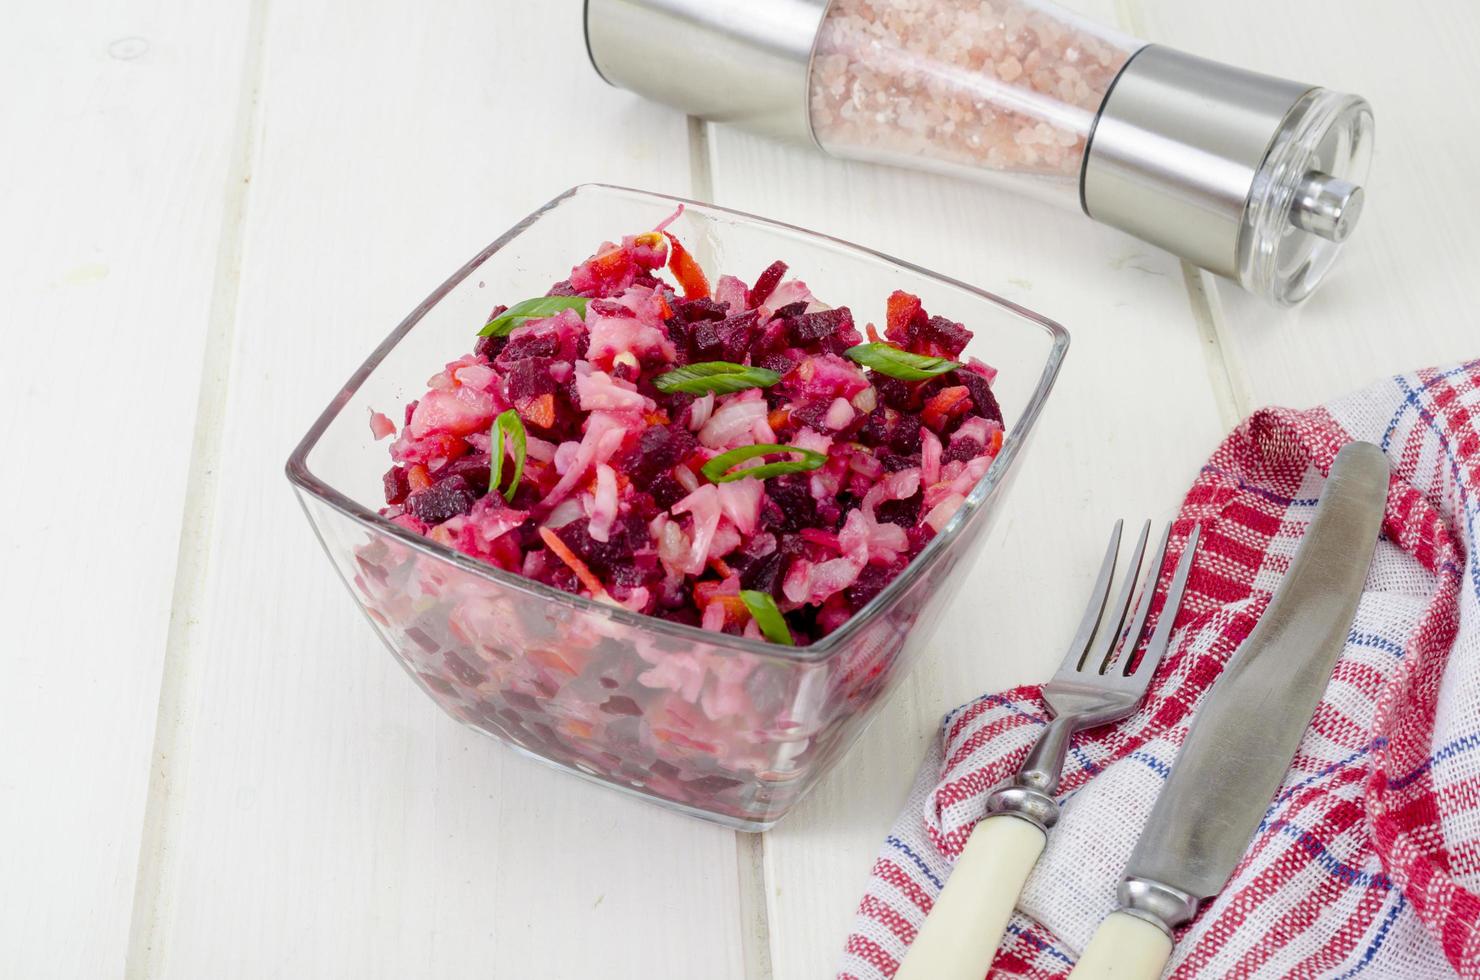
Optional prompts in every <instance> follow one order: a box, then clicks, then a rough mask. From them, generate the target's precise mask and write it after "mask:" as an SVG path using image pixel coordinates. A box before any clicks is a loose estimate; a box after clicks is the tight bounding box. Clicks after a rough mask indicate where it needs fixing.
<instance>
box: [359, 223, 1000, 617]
mask: <svg viewBox="0 0 1480 980" xmlns="http://www.w3.org/2000/svg"><path fill="white" fill-rule="evenodd" d="M669 221H670V222H671V221H672V219H669ZM668 223H669V222H665V223H664V224H663V225H662V226H660V227H659V228H658V230H656V231H650V232H647V233H644V234H639V235H634V236H630V237H628V238H625V239H623V240H622V242H621V243H620V244H612V243H607V244H605V245H603V246H602V247H601V248H600V249H598V250H597V252H596V254H595V255H594V256H592V257H591V258H589V259H587V260H586V261H584V262H582V263H581V264H580V265H577V266H576V267H575V268H574V269H572V270H571V273H570V276H569V278H567V279H565V280H563V281H561V282H558V283H556V284H555V285H554V287H553V288H551V289H550V291H549V292H548V293H547V294H546V295H545V296H542V297H537V298H533V299H525V300H523V301H521V302H517V303H514V305H512V306H499V307H497V308H495V309H494V310H493V311H492V313H491V314H490V315H489V317H488V321H487V323H486V324H484V325H483V326H482V329H481V331H478V333H477V337H476V340H475V343H474V345H473V349H472V351H471V353H468V354H466V355H464V356H462V357H460V358H458V359H457V360H455V361H453V362H451V363H450V364H448V365H447V366H446V368H445V369H444V370H442V371H441V372H439V373H438V374H436V375H435V376H434V377H432V379H431V380H430V381H429V382H428V387H429V390H428V391H427V393H426V394H425V395H423V396H422V397H421V398H420V399H418V400H417V401H414V402H412V403H411V404H409V405H407V406H406V408H405V412H404V414H403V416H402V418H403V424H402V426H401V428H400V431H399V432H397V429H396V426H395V424H394V423H393V422H392V421H391V419H389V418H387V417H386V416H384V415H381V414H379V413H377V414H375V415H373V416H372V418H371V426H372V428H373V430H374V432H375V435H376V437H377V438H384V437H387V436H391V435H395V436H396V438H395V440H394V442H392V443H391V457H392V459H393V460H394V463H395V465H394V466H393V467H392V468H391V469H390V470H389V471H388V472H387V473H386V475H385V500H386V504H387V506H386V508H385V509H384V510H383V511H382V513H383V514H384V515H385V516H386V517H387V518H389V519H390V520H392V521H394V522H395V523H396V524H399V525H401V526H402V527H405V528H409V529H411V530H413V531H416V532H417V533H420V534H424V535H426V536H428V537H430V538H432V539H433V540H435V541H438V542H440V543H442V544H444V545H446V546H448V547H451V548H455V549H457V550H458V551H461V552H464V553H466V554H468V555H471V556H473V557H475V558H478V559H480V560H482V561H485V562H488V563H489V564H492V565H496V566H498V567H499V568H502V569H505V570H507V571H511V572H515V573H518V574H521V575H524V576H526V577H528V578H531V579H534V580H536V581H539V582H543V583H545V584H547V585H551V586H554V587H555V588H558V589H562V590H564V591H567V592H572V593H577V594H580V595H585V596H588V597H590V598H593V599H596V600H598V601H602V602H608V603H612V604H615V605H620V606H623V607H625V608H627V609H631V610H634V611H636V612H640V613H646V614H648V615H652V616H657V617H660V618H663V619H668V620H673V621H675V622H681V623H687V624H690V625H693V626H699V627H702V628H704V629H708V630H716V631H721V632H725V633H731V634H740V635H744V636H749V637H753V638H757V639H766V640H769V641H771V642H774V643H781V644H806V643H809V642H812V641H815V640H817V639H819V638H821V637H823V636H825V635H827V634H828V633H830V632H832V631H833V630H835V629H837V628H838V627H839V626H840V625H841V624H842V623H843V622H844V621H846V620H847V619H848V617H849V616H851V615H853V614H854V613H855V612H857V611H858V610H859V609H861V608H863V606H864V605H866V604H867V603H868V602H869V600H870V599H872V598H873V597H874V596H875V595H877V594H878V593H879V591H880V590H882V589H883V588H884V587H885V586H886V585H887V584H888V583H889V582H890V581H891V580H892V579H893V578H894V577H895V576H897V575H898V574H899V573H900V572H901V571H903V570H904V568H905V566H906V565H908V564H909V562H910V560H911V559H912V558H914V556H915V555H917V554H919V552H920V551H921V549H922V548H924V546H925V545H926V543H927V542H928V541H929V540H930V539H931V537H932V536H934V535H935V534H936V533H937V532H938V531H940V529H941V528H943V527H944V526H945V525H946V523H947V521H949V520H950V519H951V516H952V515H953V514H954V513H955V512H956V510H957V509H958V508H959V507H960V506H961V504H962V503H963V502H964V500H965V498H966V495H967V494H969V493H970V492H971V489H972V488H973V487H974V486H975V485H976V483H977V482H978V481H979V480H980V479H981V478H982V476H983V475H984V474H985V473H986V471H987V468H988V466H989V465H990V464H991V461H992V458H993V457H994V456H995V455H996V454H997V452H998V451H999V450H1000V448H1001V446H1002V437H1003V428H1002V414H1001V411H1000V409H999V408H998V405H997V400H996V398H994V397H993V394H992V387H991V386H992V379H993V375H994V374H995V372H994V371H993V369H992V368H990V367H988V366H987V365H985V364H983V363H981V362H980V361H978V360H975V359H964V360H963V359H962V351H963V349H964V348H965V346H966V344H967V341H969V340H970V339H971V332H970V331H969V330H967V329H966V328H965V327H964V326H962V325H961V324H959V323H956V322H954V321H952V320H949V319H947V318H945V317H941V316H931V315H930V314H929V313H928V312H927V311H926V310H925V309H924V307H923V306H922V305H921V302H920V300H919V299H918V298H917V297H915V296H912V295H910V294H908V293H904V292H895V293H894V294H893V295H892V296H890V297H889V300H888V305H887V309H886V310H883V311H880V312H882V313H883V314H884V328H883V331H882V333H880V331H879V330H878V328H877V327H876V326H875V324H873V323H867V324H865V325H863V326H860V325H859V323H858V322H857V321H856V320H855V318H854V315H853V313H852V311H850V310H849V309H848V308H847V307H845V306H840V307H831V306H828V305H826V303H824V302H823V301H822V300H820V299H818V298H817V297H814V296H813V295H812V293H811V291H809V290H808V289H807V286H806V285H805V283H804V282H803V281H802V280H801V279H798V278H794V277H791V276H790V270H789V269H788V268H787V266H786V263H784V262H781V261H777V262H775V263H773V264H772V265H770V266H769V267H767V268H766V269H765V270H763V271H762V272H760V274H759V275H758V276H756V277H755V279H754V280H753V281H752V282H745V281H742V280H741V279H738V278H735V277H734V276H730V275H722V276H719V277H718V278H717V279H716V280H714V281H713V285H712V287H711V281H710V279H709V278H708V277H707V276H706V274H705V272H704V270H703V269H701V268H700V266H699V264H698V263H697V262H696V261H695V260H694V258H693V257H692V255H690V253H688V252H687V251H686V250H685V249H684V247H683V245H682V244H681V243H680V242H679V240H678V239H677V238H675V237H674V236H672V235H670V234H668V233H667V232H666V231H665V230H664V228H665V227H666V226H667V225H668ZM515 298H517V297H515Z"/></svg>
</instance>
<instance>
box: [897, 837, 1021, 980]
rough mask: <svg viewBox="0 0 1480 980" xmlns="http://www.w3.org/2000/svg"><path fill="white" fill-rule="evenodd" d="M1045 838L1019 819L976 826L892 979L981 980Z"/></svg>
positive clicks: (989, 964)
mask: <svg viewBox="0 0 1480 980" xmlns="http://www.w3.org/2000/svg"><path fill="white" fill-rule="evenodd" d="M1047 842H1048V835H1047V834H1045V833H1044V832H1043V831H1042V830H1041V829H1039V828H1038V827H1037V826H1035V825H1034V824H1031V823H1029V822H1028V821H1026V820H1023V819H1022V818H1020V817H1014V816H1008V815H1006V814H999V815H993V816H989V817H986V818H985V819H983V820H981V821H979V822H978V823H977V825H976V828H975V829H973V830H972V832H971V837H970V839H968V840H967V841H966V847H965V848H963V849H962V851H961V857H960V858H958V859H957V861H956V867H955V868H954V869H953V870H952V871H951V876H950V878H948V879H946V886H945V888H943V889H942V890H941V893H940V897H939V898H937V899H936V900H935V904H934V905H933V906H931V908H930V913H929V914H928V915H927V916H926V917H925V924H924V925H923V926H921V927H920V933H919V935H917V936H916V937H915V941H914V942H913V943H912V944H911V945H910V948H909V951H908V952H907V953H906V954H905V957H904V962H903V963H901V964H900V965H899V970H898V972H896V973H895V974H894V980H981V978H982V977H984V976H986V974H987V969H988V968H989V967H990V966H991V965H992V957H993V955H994V954H995V953H996V952H997V944H998V943H1000V942H1001V941H1002V933H1003V932H1005V931H1006V930H1007V920H1008V919H1010V918H1011V917H1012V910H1013V906H1015V905H1016V904H1017V897H1018V893H1019V892H1021V891H1022V890H1023V883H1024V882H1025V881H1027V880H1028V874H1029V872H1031V871H1032V870H1033V865H1034V864H1035V863H1036V862H1037V861H1038V855H1040V854H1042V853H1043V846H1044V844H1046V843H1047Z"/></svg>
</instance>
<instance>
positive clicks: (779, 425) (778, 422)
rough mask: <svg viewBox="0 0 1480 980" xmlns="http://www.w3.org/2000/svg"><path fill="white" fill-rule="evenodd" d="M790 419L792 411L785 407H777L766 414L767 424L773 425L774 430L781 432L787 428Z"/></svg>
mask: <svg viewBox="0 0 1480 980" xmlns="http://www.w3.org/2000/svg"><path fill="white" fill-rule="evenodd" d="M790 421H791V411H790V410H789V409H785V408H778V409H776V411H774V412H772V413H771V414H770V415H767V416H766V424H767V425H769V426H770V427H771V431H772V432H779V431H780V430H782V429H784V428H786V424H787V423H788V422H790Z"/></svg>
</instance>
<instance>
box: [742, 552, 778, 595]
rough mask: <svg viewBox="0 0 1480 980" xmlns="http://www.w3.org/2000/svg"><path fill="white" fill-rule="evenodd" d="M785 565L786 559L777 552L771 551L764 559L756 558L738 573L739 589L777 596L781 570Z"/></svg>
mask: <svg viewBox="0 0 1480 980" xmlns="http://www.w3.org/2000/svg"><path fill="white" fill-rule="evenodd" d="M785 563H786V559H785V558H784V557H783V556H782V555H781V553H780V552H779V551H773V552H771V553H770V554H769V555H766V556H765V557H764V558H757V559H756V560H755V561H753V562H751V563H750V565H749V566H748V567H747V568H746V569H745V571H743V572H741V573H740V587H741V588H743V589H754V590H755V591H757V592H766V593H769V594H770V595H772V596H779V595H780V594H781V582H782V578H781V569H782V566H783V565H784V564H785Z"/></svg>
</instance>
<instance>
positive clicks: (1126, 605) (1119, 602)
mask: <svg viewBox="0 0 1480 980" xmlns="http://www.w3.org/2000/svg"><path fill="white" fill-rule="evenodd" d="M1150 536H1151V522H1150V521H1146V522H1145V523H1143V524H1142V525H1141V535H1140V537H1139V538H1138V539H1137V540H1136V549H1135V550H1134V551H1132V552H1131V560H1130V561H1129V562H1128V563H1127V564H1126V566H1125V580H1124V581H1123V582H1121V585H1120V595H1119V596H1117V597H1116V599H1115V606H1114V608H1112V609H1111V610H1110V612H1111V615H1112V619H1111V620H1110V622H1109V623H1108V624H1107V626H1106V628H1105V629H1103V630H1101V631H1100V635H1099V637H1098V639H1097V640H1096V642H1095V644H1094V646H1093V647H1092V648H1091V649H1090V654H1089V658H1088V660H1087V661H1086V662H1087V663H1089V664H1097V665H1098V666H1097V667H1096V669H1095V672H1096V673H1098V674H1103V673H1105V671H1106V670H1107V669H1109V667H1110V661H1111V659H1112V658H1113V657H1114V656H1115V647H1116V642H1117V641H1118V640H1119V639H1120V629H1121V627H1122V626H1124V625H1125V617H1126V614H1127V613H1129V612H1130V610H1131V597H1132V596H1133V595H1135V590H1136V578H1137V576H1139V575H1140V573H1141V560H1142V559H1143V558H1145V557H1146V539H1147V538H1149V537H1150Z"/></svg>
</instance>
